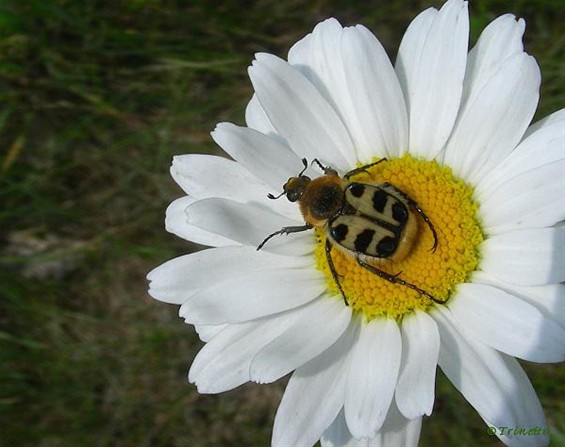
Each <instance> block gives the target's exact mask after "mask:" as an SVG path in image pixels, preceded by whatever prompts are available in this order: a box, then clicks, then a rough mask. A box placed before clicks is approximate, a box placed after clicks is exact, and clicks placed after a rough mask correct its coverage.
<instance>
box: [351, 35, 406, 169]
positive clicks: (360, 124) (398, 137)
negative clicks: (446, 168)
mask: <svg viewBox="0 0 565 447" xmlns="http://www.w3.org/2000/svg"><path fill="white" fill-rule="evenodd" d="M341 50H342V57H343V65H344V70H345V79H346V80H347V81H346V82H347V86H348V89H349V97H350V98H351V99H350V101H351V105H352V106H351V112H350V113H347V115H346V116H347V119H346V122H347V123H348V128H349V129H350V132H351V134H352V135H353V136H354V140H355V142H356V147H357V148H358V149H359V151H360V153H361V154H363V156H364V159H365V160H366V161H371V160H372V158H373V157H375V156H386V155H387V154H388V155H389V156H398V155H401V154H402V153H403V152H405V151H406V149H407V148H408V147H407V145H408V113H407V109H406V104H405V102H404V95H403V93H402V89H401V87H400V83H399V81H398V78H397V77H396V73H395V71H394V68H393V67H392V64H391V62H390V59H389V58H388V56H387V54H386V52H385V50H384V48H383V46H382V45H381V43H380V42H379V41H378V40H377V38H376V37H375V36H374V35H373V33H371V32H370V31H369V30H368V29H367V28H365V27H364V26H362V25H357V26H355V27H354V28H353V27H351V28H345V30H344V33H343V39H342V46H341Z"/></svg>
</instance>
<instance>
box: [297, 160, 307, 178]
mask: <svg viewBox="0 0 565 447" xmlns="http://www.w3.org/2000/svg"><path fill="white" fill-rule="evenodd" d="M302 164H303V165H304V169H302V171H300V172H299V173H298V177H302V174H304V171H306V169H308V160H306V158H303V159H302Z"/></svg>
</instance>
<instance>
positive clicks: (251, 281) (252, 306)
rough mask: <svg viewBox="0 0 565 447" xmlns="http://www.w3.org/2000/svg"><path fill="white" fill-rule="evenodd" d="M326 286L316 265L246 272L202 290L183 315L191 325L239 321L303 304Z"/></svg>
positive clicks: (193, 298)
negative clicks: (308, 267) (314, 266)
mask: <svg viewBox="0 0 565 447" xmlns="http://www.w3.org/2000/svg"><path fill="white" fill-rule="evenodd" d="M325 287H326V283H325V279H324V278H323V277H322V275H321V273H320V272H319V271H317V270H315V269H314V268H311V269H288V268H287V269H282V268H281V269H277V270H266V271H261V272H260V273H259V274H258V273H257V272H252V273H246V274H242V275H239V276H238V277H236V278H230V279H228V280H226V281H221V282H219V283H215V284H211V285H210V287H207V288H206V289H202V290H200V291H198V292H197V293H195V294H194V295H192V296H191V297H190V299H189V300H187V301H186V302H185V303H184V304H183V305H182V306H181V308H180V310H179V315H180V316H181V317H183V318H184V319H185V320H186V322H188V323H191V324H224V323H239V322H243V321H249V320H252V319H254V318H259V317H263V316H266V315H271V314H275V313H277V312H282V311H285V310H288V309H293V308H295V307H298V306H301V305H302V304H305V303H308V302H310V301H312V300H313V299H315V298H317V297H318V296H320V295H321V294H322V292H323V291H324V290H325Z"/></svg>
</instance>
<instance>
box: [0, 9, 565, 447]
mask: <svg viewBox="0 0 565 447" xmlns="http://www.w3.org/2000/svg"><path fill="white" fill-rule="evenodd" d="M441 3H442V2H440V1H399V0H390V1H380V2H377V1H374V2H351V1H345V0H333V1H332V0H318V1H306V0H289V1H276V0H257V1H235V0H226V1H209V0H193V1H181V0H177V1H173V0H170V1H157V0H121V1H119V0H118V1H113V2H112V1H96V0H51V1H44V0H41V1H40V0H12V1H10V0H7V1H6V0H4V1H2V3H1V4H0V249H1V254H0V275H1V278H0V445H2V446H195V447H200V446H266V445H269V441H270V433H271V427H272V421H273V417H274V413H275V410H276V408H277V405H278V402H279V400H280V398H281V395H282V392H283V389H284V381H279V382H277V383H275V384H272V385H264V386H259V385H254V384H249V385H246V386H243V387H241V388H239V389H237V390H234V391H231V392H228V393H224V394H222V395H218V396H203V395H199V394H198V393H197V392H196V390H195V388H194V387H193V386H192V385H189V384H188V383H187V379H186V372H187V370H188V366H189V364H190V362H191V360H192V358H193V357H194V356H195V354H196V352H197V351H198V350H199V349H200V347H201V346H202V343H201V342H200V341H199V340H198V337H197V336H196V335H195V333H194V330H193V328H192V327H190V326H186V325H184V324H183V322H182V320H180V319H179V318H178V317H177V308H176V307H175V306H170V305H166V304H163V303H159V302H156V301H153V300H152V299H150V298H149V297H148V295H147V293H146V287H147V285H146V281H145V274H146V273H147V272H148V271H149V270H150V269H151V268H153V267H155V266H157V265H159V264H160V263H162V262H163V261H165V260H167V259H170V258H172V257H175V256H178V255H180V254H184V253H186V252H189V251H192V250H195V249H197V248H198V247H196V246H195V245H192V244H190V243H187V242H186V241H182V240H180V239H178V238H176V237H174V236H172V235H169V234H168V233H166V232H165V230H164V211H165V208H166V206H167V204H168V203H170V202H171V201H172V200H173V199H175V198H177V197H179V196H181V195H182V192H181V190H180V189H179V188H178V187H177V186H176V185H175V184H174V183H173V181H172V180H171V179H170V177H169V174H168V169H169V165H170V162H171V158H172V156H173V155H175V154H182V153H187V152H200V153H219V150H218V149H217V148H216V147H215V146H214V144H213V143H212V141H211V139H210V137H209V131H210V130H211V129H212V128H213V127H214V125H215V123H217V122H219V121H233V122H236V123H239V124H242V123H243V112H244V108H245V105H246V102H247V100H248V99H249V98H250V95H251V93H252V91H251V86H250V83H249V81H248V79H247V75H246V67H247V66H248V64H249V63H250V61H251V60H252V58H253V54H254V53H255V52H258V51H267V52H271V53H275V54H278V55H281V56H285V55H286V52H287V50H288V49H289V47H290V46H291V45H292V43H294V42H295V41H296V40H298V39H299V38H301V37H302V36H303V35H304V34H306V33H307V32H309V31H310V30H311V29H312V27H313V26H314V25H315V24H316V23H317V22H318V21H320V20H322V19H324V18H327V17H329V16H335V17H337V18H339V19H340V20H341V21H342V23H343V24H355V23H364V24H365V25H366V26H368V27H369V28H370V29H371V30H373V32H375V34H376V35H377V36H378V37H379V38H380V39H381V42H382V43H383V44H384V46H385V47H386V49H387V51H388V52H389V54H390V55H392V56H393V57H394V55H395V54H396V51H397V48H398V45H399V43H400V39H401V36H402V34H403V32H404V30H405V29H406V27H407V25H408V24H409V22H410V20H411V19H412V18H413V17H414V16H415V15H416V14H417V13H418V12H419V11H421V10H423V9H425V8H426V7H429V6H436V7H438V6H440V5H441ZM507 3H508V2H505V1H495V0H489V1H486V0H481V1H480V2H479V1H475V2H472V4H471V14H472V15H471V20H472V41H473V42H474V41H475V40H476V38H477V36H478V33H479V31H480V30H481V29H482V28H483V27H484V26H485V25H486V24H487V23H488V22H489V21H490V20H492V19H493V18H495V17H496V16H498V15H500V14H502V13H504V12H508V10H509V9H508V8H509V5H508V4H507ZM512 12H514V13H515V14H517V15H519V16H521V17H524V18H526V20H527V24H528V28H527V32H526V37H525V44H526V48H527V50H528V52H530V53H531V54H533V55H534V56H535V57H536V58H537V60H538V61H539V64H540V66H541V69H542V73H543V87H542V98H541V104H540V109H539V111H538V115H537V117H538V118H539V117H541V116H544V115H546V114H548V113H550V112H553V111H555V110H557V109H558V108H560V107H561V106H562V105H563V103H564V101H563V99H564V98H563V96H564V87H565V83H564V82H563V77H564V73H565V67H564V61H565V58H564V54H563V48H564V43H565V37H564V34H563V22H564V18H565V17H564V16H563V7H562V6H561V2H560V1H558V0H555V1H528V2H526V1H516V2H514V5H512ZM517 94H519V92H517ZM525 367H526V369H527V371H528V373H529V375H530V377H531V379H532V381H533V383H534V385H535V387H536V389H537V390H538V392H539V395H540V397H541V400H542V403H543V405H544V408H545V410H546V414H547V417H548V420H549V424H550V428H551V432H552V445H554V446H560V445H565V403H564V400H563V396H564V395H565V393H564V383H565V380H564V379H565V374H564V368H563V367H562V366H556V365H531V364H526V365H525ZM421 445H423V446H455V445H457V446H477V445H484V446H489V445H490V446H496V445H501V444H500V443H499V442H498V441H497V440H496V439H495V438H492V437H489V436H488V435H487V434H486V426H485V425H484V424H483V422H482V420H481V419H480V418H479V417H478V416H477V415H476V413H475V412H474V410H472V408H471V407H470V406H469V405H468V404H466V403H465V401H464V399H463V398H462V397H461V396H460V395H459V394H458V392H456V391H454V389H453V388H452V387H451V385H449V383H448V382H447V380H446V379H445V378H444V377H443V376H442V375H441V374H440V375H439V380H438V385H437V399H436V406H435V409H434V413H433V417H432V418H430V419H429V420H426V421H425V422H424V429H423V434H422V442H421Z"/></svg>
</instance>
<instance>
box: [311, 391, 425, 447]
mask: <svg viewBox="0 0 565 447" xmlns="http://www.w3.org/2000/svg"><path fill="white" fill-rule="evenodd" d="M421 429H422V418H421V417H420V418H416V419H412V420H409V419H406V418H404V417H403V416H402V414H400V412H399V411H398V409H397V408H396V405H395V404H394V402H392V404H391V406H390V410H389V412H388V414H387V417H386V421H385V423H384V424H383V426H382V428H381V429H380V430H379V432H378V433H377V435H376V436H375V437H374V438H371V439H355V438H353V437H352V436H351V433H349V430H348V429H347V424H346V423H345V416H344V415H343V411H341V412H340V414H339V415H338V416H337V418H336V419H335V421H334V422H333V423H332V425H330V427H329V428H328V429H327V430H326V431H325V432H324V435H323V436H322V439H320V442H321V444H322V447H396V446H398V447H418V442H419V440H420V431H421Z"/></svg>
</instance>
